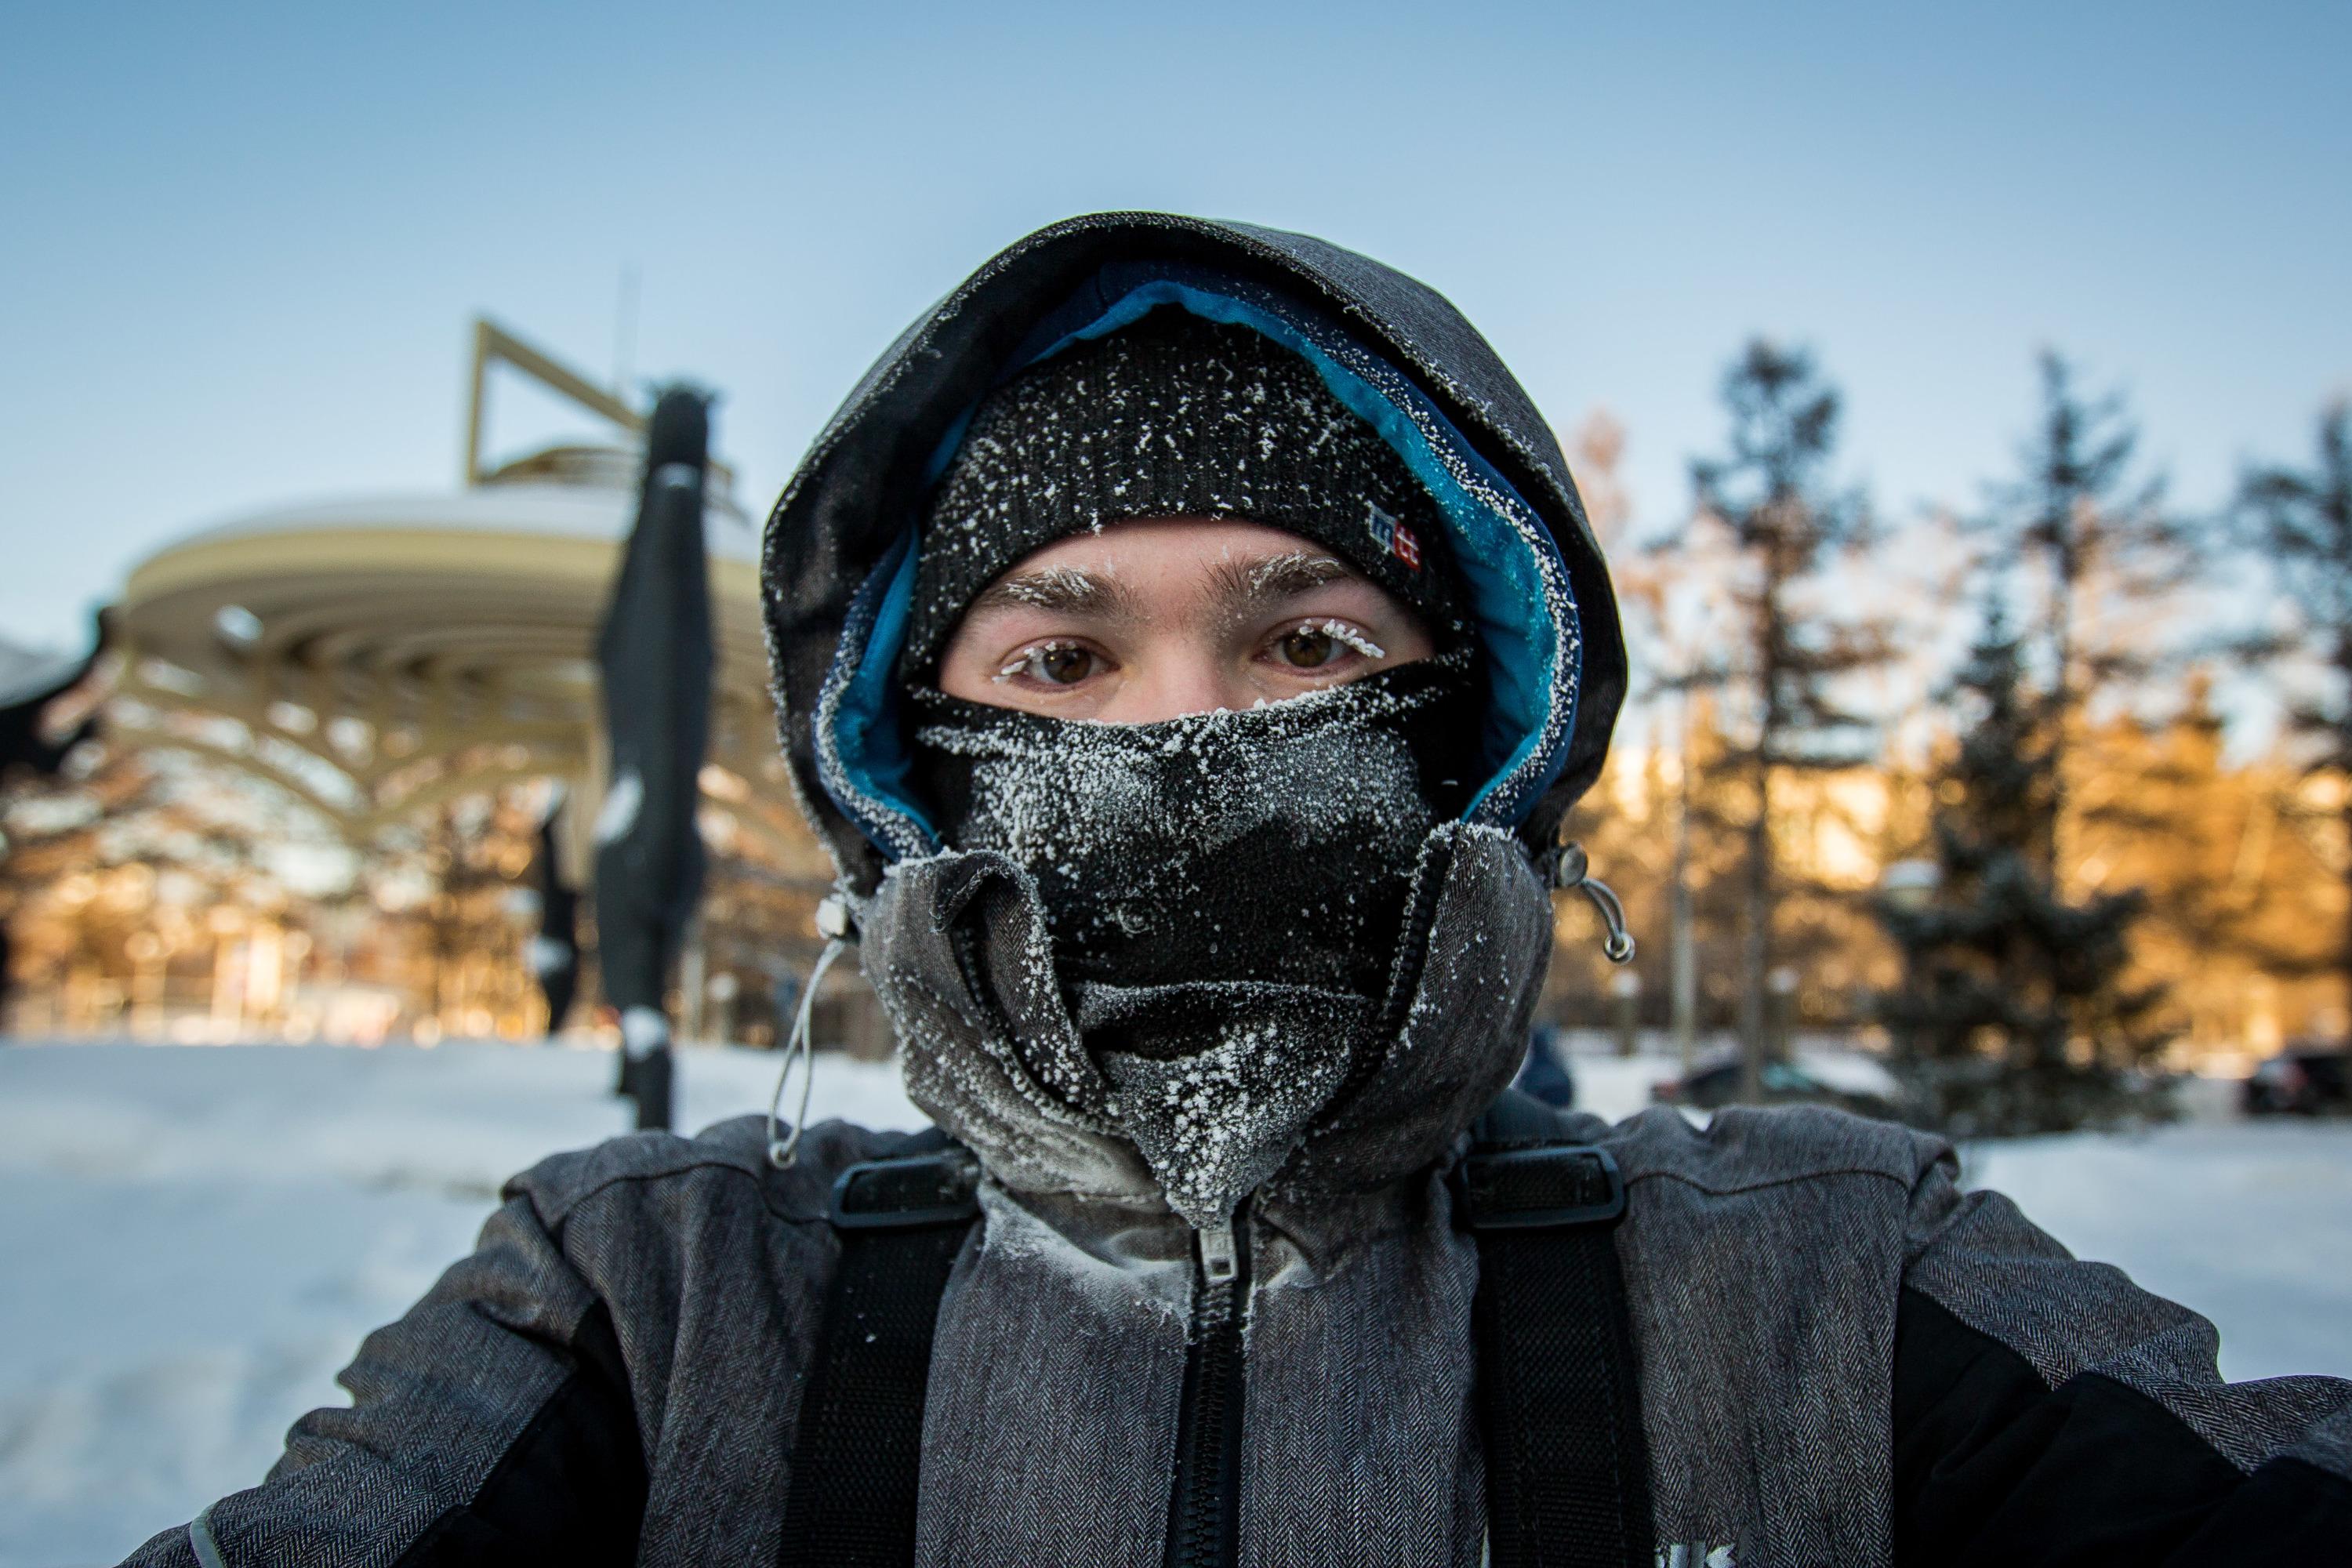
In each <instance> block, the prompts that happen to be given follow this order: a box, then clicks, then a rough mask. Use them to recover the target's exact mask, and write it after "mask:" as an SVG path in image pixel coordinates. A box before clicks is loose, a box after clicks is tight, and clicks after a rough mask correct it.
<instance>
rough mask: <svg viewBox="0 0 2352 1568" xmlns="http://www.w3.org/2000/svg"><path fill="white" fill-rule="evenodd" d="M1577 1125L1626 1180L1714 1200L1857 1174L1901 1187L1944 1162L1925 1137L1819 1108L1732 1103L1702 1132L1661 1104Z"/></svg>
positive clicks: (1947, 1151)
mask: <svg viewBox="0 0 2352 1568" xmlns="http://www.w3.org/2000/svg"><path fill="white" fill-rule="evenodd" d="M1583 1120H1584V1121H1585V1123H1586V1124H1587V1126H1589V1127H1590V1128H1591V1130H1592V1142H1597V1143H1599V1144H1601V1146H1602V1147H1604V1148H1606V1149H1608V1150H1609V1152H1611V1153H1612V1154H1613V1155H1614V1156H1615V1157H1616V1160H1617V1163H1618V1167H1619V1168H1620V1169H1621V1170H1622V1171H1623V1172H1624V1173H1625V1180H1626V1182H1627V1183H1628V1184H1633V1183H1636V1182H1641V1181H1645V1180H1659V1179H1664V1180H1669V1181H1675V1182H1680V1183H1682V1184H1685V1185H1688V1186H1692V1187H1696V1188H1697V1189H1699V1190H1700V1191H1702V1192H1706V1193H1711V1194H1732V1193H1742V1192H1751V1191H1754V1190H1755V1189H1757V1188H1759V1187H1774V1186H1780V1185H1784V1184H1789V1183H1792V1182H1807V1181H1816V1180H1822V1179H1826V1178H1830V1177H1838V1176H1856V1175H1860V1176H1881V1177H1885V1179H1886V1180H1888V1181H1890V1182H1894V1183H1897V1184H1900V1185H1901V1186H1902V1187H1903V1188H1904V1189H1905V1190H1906V1191H1908V1190H1909V1189H1911V1188H1914V1187H1916V1185H1917V1184H1919V1182H1920V1181H1921V1180H1922V1179H1923V1178H1924V1177H1925V1176H1926V1175H1927V1173H1928V1172H1929V1171H1930V1170H1932V1169H1934V1168H1935V1167H1936V1166H1937V1164H1939V1163H1948V1162H1949V1161H1950V1160H1951V1159H1952V1150H1951V1145H1950V1144H1948V1143H1947V1142H1944V1140H1942V1139H1941V1138H1937V1137H1936V1136H1934V1135H1932V1134H1930V1133H1925V1132H1919V1131H1914V1130H1913V1129H1911V1128H1908V1127H1905V1126H1902V1125H1900V1124H1898V1123H1896V1122H1892V1121H1874V1120H1873V1119H1872V1118H1869V1117H1866V1116H1856V1115H1854V1114H1853V1113H1852V1112H1850V1111H1844V1110H1832V1109H1831V1108H1830V1107H1828V1106H1821V1105H1783V1106H1761V1107H1759V1106H1732V1107H1728V1108H1727V1109H1725V1110H1718V1111H1717V1112H1716V1113H1715V1115H1714V1117H1713V1118H1712V1119H1711V1120H1710V1121H1708V1122H1707V1124H1706V1126H1705V1127H1699V1126H1696V1125H1694V1124H1693V1123H1692V1122H1691V1121H1688V1120H1686V1119H1685V1117H1683V1116H1682V1115H1681V1114H1680V1113H1679V1112H1677V1111H1675V1110H1670V1109H1668V1108H1667V1107H1665V1106H1652V1107H1651V1108H1650V1109H1649V1110H1644V1111H1642V1112H1641V1113H1640V1114H1638V1115H1635V1116H1631V1117H1628V1118H1626V1120H1624V1121H1621V1122H1619V1123H1617V1125H1616V1126H1614V1127H1610V1128H1605V1129H1604V1128H1602V1127H1601V1124H1600V1122H1599V1121H1598V1119H1597V1118H1585V1119H1583Z"/></svg>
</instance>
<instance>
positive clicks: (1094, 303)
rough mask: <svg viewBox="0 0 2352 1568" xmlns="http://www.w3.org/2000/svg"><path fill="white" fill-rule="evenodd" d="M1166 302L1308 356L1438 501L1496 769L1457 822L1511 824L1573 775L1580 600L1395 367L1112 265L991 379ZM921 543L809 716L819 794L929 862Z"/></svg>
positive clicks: (1521, 516) (1531, 521)
mask: <svg viewBox="0 0 2352 1568" xmlns="http://www.w3.org/2000/svg"><path fill="white" fill-rule="evenodd" d="M1121 274H1124V275H1126V278H1127V279H1132V283H1131V286H1129V287H1127V288H1125V289H1123V291H1119V290H1117V289H1116V287H1115V286H1116V285H1117V284H1118V282H1119V281H1121V278H1120V275H1121ZM1107 285H1108V286H1111V287H1108V288H1107V287H1106V286H1107ZM1106 300H1108V303H1106ZM1163 306H1176V307H1179V308H1181V309H1182V310H1188V311H1190V312H1192V314H1193V315H1196V316H1200V317H1202V318H1204V319H1206V320H1208V321H1219V322H1223V323H1226V324H1230V325H1235V326H1244V327H1247V328H1249V329H1251V330H1252V331H1257V332H1259V333H1262V334H1263V335H1265V337H1268V338H1271V339H1272V340H1274V341H1275V342H1278V343H1281V344H1282V345H1283V346H1284V347H1286V348H1287V349H1289V350H1290V351H1291V352H1292V353H1296V354H1297V355H1298V356H1299V357H1300V358H1302V359H1304V360H1306V361H1307V363H1309V364H1311V365H1313V366H1314V367H1315V370H1316V372H1317V374H1319V375H1320V376H1321V377H1322V378H1323V382H1324V384H1325V385H1327V386H1328V387H1329V388H1330V390H1331V393H1332V395H1334V396H1335V397H1337V398H1338V399H1339V402H1340V404H1341V405H1343V406H1345V407H1346V408H1348V409H1349V411H1350V412H1352V413H1354V414H1355V415H1356V416H1358V417H1360V418H1361V419H1362V420H1364V422H1365V423H1366V424H1368V425H1370V426H1372V428H1373V429H1375V430H1376V431H1378V432H1379V433H1380V435H1381V438H1382V439H1383V440H1385V441H1387V442H1388V444H1389V445H1390V447H1391V448H1393V449H1394V450H1395V451H1396V453H1397V455H1398V456H1399V457H1400V458H1402V459H1403V461H1404V463H1405V466H1406V467H1407V468H1409V469H1410V470H1411V471H1412V475H1413V477H1414V478H1415V479H1418V480H1419V481H1420V482H1421V484H1422V485H1423V487H1424V488H1425V489H1427V490H1428V491H1429V493H1430V495H1431V496H1432V497H1433V499H1434V500H1436V502H1437V504H1438V509H1439V510H1440V512H1441V513H1442V514H1443V515H1444V520H1445V521H1446V524H1447V527H1448V532H1449V535H1450V538H1451V542H1452V544H1453V548H1454V563H1455V565H1456V566H1457V568H1458V569H1459V570H1460V572H1461V574H1462V576H1463V579H1464V582H1465V585H1466V587H1467V588H1468V590H1469V593H1468V599H1469V611H1470V616H1469V618H1470V621H1471V624H1472V626H1473V629H1474V631H1475V634H1476V636H1477V637H1478V640H1479V644H1480V646H1481V647H1482V648H1483V649H1484V651H1485V654H1486V661H1485V662H1486V678H1487V688H1488V701H1487V711H1486V724H1485V752H1486V756H1485V760H1486V763H1488V765H1489V766H1490V767H1491V769H1492V772H1491V773H1490V775H1489V776H1488V778H1487V780H1486V784H1485V785H1484V786H1483V787H1482V788H1481V789H1480V790H1479V792H1478V794H1477V795H1475V797H1474V798H1473V799H1472V800H1471V802H1470V804H1469V805H1468V806H1467V807H1465V809H1464V812H1463V818H1464V819H1465V821H1470V822H1476V823H1486V824H1490V825H1495V826H1507V827H1515V826H1517V825H1518V824H1519V823H1520V822H1521V821H1523V820H1525V818H1526V816H1527V815H1528V812H1530V811H1532V810H1533V809H1534V807H1535V805H1536V803H1537V802H1538V800H1539V799H1541V798H1542V795H1543V792H1544V791H1545V790H1546V789H1547V788H1549V786H1550V785H1551V784H1552V783H1553V781H1555V780H1556V779H1558V777H1559V773H1560V771H1561V769H1562V768H1563V767H1564V766H1565V765H1566V762H1567V755H1568V742H1569V737H1570V734H1572V733H1573V731H1574V728H1575V710H1576V698H1577V688H1578V685H1579V678H1580V674H1581V663H1582V658H1581V655H1582V639H1581V637H1580V629H1579V624H1578V619H1579V617H1578V612H1577V605H1576V601H1575V598H1574V595H1572V594H1571V593H1570V589H1569V585H1568V582H1569V579H1568V571H1567V567H1566V565H1565V564H1564V563H1563V562H1562V561H1561V559H1560V555H1559V546H1558V544H1557V543H1556V542H1554V541H1553V539H1552V537H1551V532H1550V530H1549V528H1548V527H1546V526H1545V525H1544V523H1543V521H1541V520H1540V519H1539V518H1538V517H1537V516H1536V515H1535V512H1534V510H1533V509H1531V508H1530V507H1529V506H1528V503H1527V501H1526V500H1525V499H1524V498H1523V497H1521V496H1520V495H1519V493H1518V492H1517V489H1514V488H1513V487H1512V486H1511V485H1510V483H1509V482H1508V481H1507V480H1506V479H1504V478H1503V477H1502V475H1501V474H1500V473H1499V472H1497V471H1496V469H1495V468H1494V466H1493V465H1492V464H1490V463H1488V462H1487V461H1486V458H1483V457H1481V456H1480V455H1479V454H1478V453H1477V452H1476V451H1475V449H1474V448H1473V447H1471V446H1470V444H1469V442H1468V441H1466V440H1465V439H1464V438H1463V437H1462V435H1461V433H1460V432H1459V431H1458V430H1457V429H1455V428H1454V426H1453V424H1452V423H1451V422H1450V421H1449V420H1447V419H1446V418H1445V416H1444V415H1443V414H1442V413H1441V412H1440V411H1439V410H1438V409H1437V407H1436V405H1434V404H1433V403H1432V402H1431V401H1430V400H1429V398H1428V397H1427V396H1426V395H1424V394H1423V393H1422V392H1421V390H1420V389H1419V388H1418V387H1415V386H1413V385H1412V384H1411V383H1410V382H1408V381H1406V380H1405V379H1404V378H1403V377H1402V375H1401V374H1397V373H1396V371H1395V370H1394V368H1393V367H1392V366H1390V365H1388V364H1386V363H1384V362H1381V360H1379V359H1378V358H1377V357H1375V356H1373V355H1371V354H1369V353H1366V352H1365V351H1363V350H1362V349H1360V348H1359V347H1358V346H1356V345H1355V344H1353V343H1352V342H1349V341H1348V340H1346V339H1345V338H1343V337H1341V336H1340V335H1339V333H1337V332H1336V331H1332V330H1330V329H1329V328H1328V327H1325V326H1324V325H1322V324H1321V323H1319V322H1316V321H1311V320H1310V319H1307V318H1306V317H1304V316H1303V315H1301V314H1300V313H1298V312H1297V310H1295V309H1294V308H1292V307H1291V306H1290V305H1289V303H1288V301H1286V300H1282V299H1280V298H1278V297H1277V296H1275V295H1273V294H1271V293H1268V292H1266V291H1265V290H1263V289H1258V288H1257V287H1256V286H1255V285H1252V284H1248V283H1245V282H1243V281H1241V280H1240V279H1226V278H1222V277H1217V276H1215V275H1213V274H1204V273H1201V272H1198V271H1195V270H1192V269H1188V268H1172V267H1160V268H1139V267H1126V268H1114V269H1108V270H1107V272H1106V274H1105V275H1104V276H1103V277H1102V278H1098V279H1097V280H1096V282H1095V284H1094V286H1093V287H1091V288H1090V289H1087V290H1085V291H1082V292H1081V294H1079V295H1078V296H1076V297H1075V298H1074V299H1073V300H1070V301H1068V302H1067V303H1066V304H1065V305H1064V306H1063V307H1062V308H1061V309H1060V310H1056V311H1055V312H1054V313H1053V314H1051V315H1049V316H1048V317H1047V318H1046V319H1045V321H1044V322H1043V323H1041V325H1040V327H1039V328H1038V330H1037V331H1034V332H1033V333H1032V335H1031V337H1030V339H1029V341H1028V342H1027V343H1025V344H1024V345H1023V350H1022V352H1020V353H1016V354H1015V355H1013V358H1012V359H1011V360H1010V361H1008V363H1007V366H1006V368H1005V370H1004V371H1003V373H1002V374H1000V375H999V377H998V378H997V384H1003V382H1004V381H1005V380H1009V379H1011V378H1012V377H1013V376H1014V375H1016V374H1019V373H1020V372H1021V371H1023V370H1024V369H1026V368H1028V367H1029V366H1030V365H1033V364H1035V363H1038V362H1039V361H1041V360H1045V359H1047V358H1050V357H1052V356H1053V355H1055V354H1056V353H1061V352H1063V351H1064V350H1065V349H1066V348H1068V347H1069V346H1070V345H1071V344H1073V343H1076V342H1082V341H1085V340H1087V339H1091V338H1098V337H1101V336H1103V335H1105V334H1107V333H1109V332H1114V331H1118V329H1120V328H1121V327H1124V326H1127V325H1129V323H1131V322H1133V321H1137V320H1139V319H1140V318H1141V317H1142V316H1143V315H1145V314H1146V313H1147V312H1149V311H1151V310H1157V309H1160V308H1161V307H1163ZM1376 382H1377V383H1378V384H1376ZM977 407H978V405H977V403H975V404H974V405H973V407H972V408H971V409H967V410H965V411H964V413H963V414H962V415H961V416H960V417H959V418H958V419H957V420H956V421H955V422H954V423H953V424H952V425H951V426H950V427H949V429H948V431H947V433H946V435H945V436H944V437H942V439H941V440H940V444H939V446H938V447H936V448H935V450H934V452H933V454H932V458H931V460H930V462H929V465H928V469H927V472H926V475H925V479H926V480H927V482H928V481H931V480H936V479H938V477H939V476H940V474H941V473H943V472H944V471H945V469H946V468H947V465H948V464H949V463H950V461H951V460H952V459H953V458H954V455H955V452H956V449H957V448H958V447H960V446H961V444H962V440H963V436H964V432H965V431H966V430H967V429H968V428H969V426H970V425H971V416H972V414H973V413H974V412H975V411H976V410H977ZM916 536H917V525H916V524H915V523H914V522H912V521H910V522H909V523H908V527H907V528H906V529H905V530H904V531H902V532H901V533H900V535H899V537H898V539H897V540H896V541H895V542H893V543H892V545H891V547H890V548H889V550H888V551H887V552H885V553H884V555H883V557H882V559H881V560H880V561H879V562H877V563H876V565H875V567H874V569H873V571H872V572H871V573H870V574H868V575H867V577H866V582H865V584H863V585H862V586H861V587H860V588H859V590H858V593H857V595H856V599H855V600H854V601H853V602H852V604H851V606H850V610H849V614H848V616H847V619H846V621H845V624H844V626H843V628H842V638H841V645H840V652H839V654H837V655H836V657H835V663H834V668H833V670H832V672H831V674H830V675H829V676H828V677H827V679H826V681H825V685H824V693H823V695H822V697H821V698H820V700H819V702H818V705H817V711H816V714H815V715H814V719H815V726H816V735H815V740H816V751H817V756H818V763H819V769H818V771H819V776H820V778H821V779H822V780H823V782H824V788H825V791H826V793H827V794H828V795H831V796H832V797H833V800H834V804H835V805H837V806H839V807H840V808H841V809H842V811H843V812H844V813H845V815H846V816H848V817H849V818H850V819H851V820H852V821H853V822H855V823H856V825H857V826H858V829H859V831H860V832H862V833H864V834H865V835H866V838H867V839H868V840H870V841H871V842H872V843H873V844H874V845H875V846H876V847H877V848H878V849H880V850H881V851H882V853H883V854H884V856H885V857H886V858H892V859H897V858H905V857H908V856H913V855H922V854H929V853H933V852H935V851H936V850H937V849H938V848H939V847H940V835H939V832H938V829H937V828H936V826H934V825H933V824H932V823H931V821H930V820H929V816H927V815H926V813H925V812H924V810H923V808H922V806H921V805H920V804H919V802H918V801H917V800H916V799H915V798H914V795H913V792H912V791H911V790H910V789H909V788H908V772H909V769H910V767H911V764H912V761H913V759H912V756H911V753H910V752H909V749H908V743H909V737H908V734H907V732H906V730H905V726H904V724H903V723H902V721H901V709H902V703H901V700H900V697H901V694H900V692H899V690H898V652H899V649H900V648H901V647H902V646H903V645H904V643H905V640H906V628H907V621H908V615H909V612H910V610H911V608H912V605H913V601H914V591H915V556H916V552H915V541H916Z"/></svg>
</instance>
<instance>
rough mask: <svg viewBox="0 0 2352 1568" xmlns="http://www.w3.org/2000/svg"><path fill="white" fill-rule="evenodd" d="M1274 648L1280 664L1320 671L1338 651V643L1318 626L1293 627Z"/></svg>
mask: <svg viewBox="0 0 2352 1568" xmlns="http://www.w3.org/2000/svg"><path fill="white" fill-rule="evenodd" d="M1276 647H1277V648H1278V651H1279V652H1280V653H1281V655H1282V662H1283V663H1285V664H1286V665H1289V666H1290V667H1291V668H1294V669H1320V668H1323V666H1325V665H1327V664H1328V663H1330V662H1331V657H1332V655H1334V654H1336V653H1338V652H1339V641H1338V640H1337V639H1336V638H1334V637H1332V636H1331V634H1330V633H1329V632H1327V631H1325V630H1323V629H1322V628H1321V627H1320V626H1294V627H1293V628H1291V629H1290V630H1289V631H1287V632H1285V633H1284V634H1283V636H1282V641H1281V642H1280V643H1279V644H1278V645H1276Z"/></svg>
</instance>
